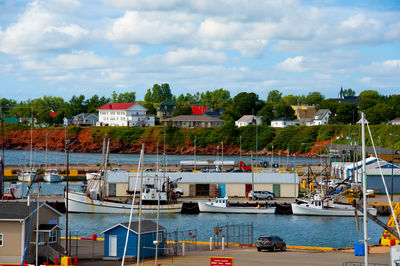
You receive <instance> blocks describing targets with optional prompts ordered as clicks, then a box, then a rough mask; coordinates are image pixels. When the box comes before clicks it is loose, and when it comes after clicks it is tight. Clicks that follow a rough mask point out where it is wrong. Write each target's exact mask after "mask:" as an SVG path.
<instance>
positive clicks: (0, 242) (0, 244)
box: [0, 234, 3, 247]
mask: <svg viewBox="0 0 400 266" xmlns="http://www.w3.org/2000/svg"><path fill="white" fill-rule="evenodd" d="M2 246H3V234H0V247H2Z"/></svg>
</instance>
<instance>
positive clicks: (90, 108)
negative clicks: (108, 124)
mask: <svg viewBox="0 0 400 266" xmlns="http://www.w3.org/2000/svg"><path fill="white" fill-rule="evenodd" d="M109 102H111V99H110V98H106V97H104V96H102V97H101V98H99V96H98V95H97V94H95V95H93V96H92V97H91V98H89V99H87V100H86V101H85V105H86V108H87V109H86V110H87V112H88V113H97V109H99V108H100V107H101V106H103V105H105V104H106V103H109Z"/></svg>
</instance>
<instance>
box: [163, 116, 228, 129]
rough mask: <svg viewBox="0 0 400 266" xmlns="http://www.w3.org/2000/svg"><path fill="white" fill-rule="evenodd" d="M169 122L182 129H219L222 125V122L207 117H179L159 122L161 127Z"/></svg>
mask: <svg viewBox="0 0 400 266" xmlns="http://www.w3.org/2000/svg"><path fill="white" fill-rule="evenodd" d="M170 122H171V123H172V125H174V126H176V127H184V128H192V127H221V126H223V125H224V120H222V119H219V118H214V117H211V116H208V115H179V116H175V117H171V118H167V119H163V120H162V121H161V123H162V125H163V126H166V125H168V123H170Z"/></svg>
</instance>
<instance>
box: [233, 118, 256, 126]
mask: <svg viewBox="0 0 400 266" xmlns="http://www.w3.org/2000/svg"><path fill="white" fill-rule="evenodd" d="M248 125H261V117H260V116H255V115H244V116H242V117H241V118H240V119H239V120H237V121H235V126H237V127H245V126H248Z"/></svg>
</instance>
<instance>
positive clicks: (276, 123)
mask: <svg viewBox="0 0 400 266" xmlns="http://www.w3.org/2000/svg"><path fill="white" fill-rule="evenodd" d="M296 125H297V122H296V120H291V119H289V118H286V117H281V118H278V119H274V120H272V121H271V127H281V128H283V127H290V126H296Z"/></svg>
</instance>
